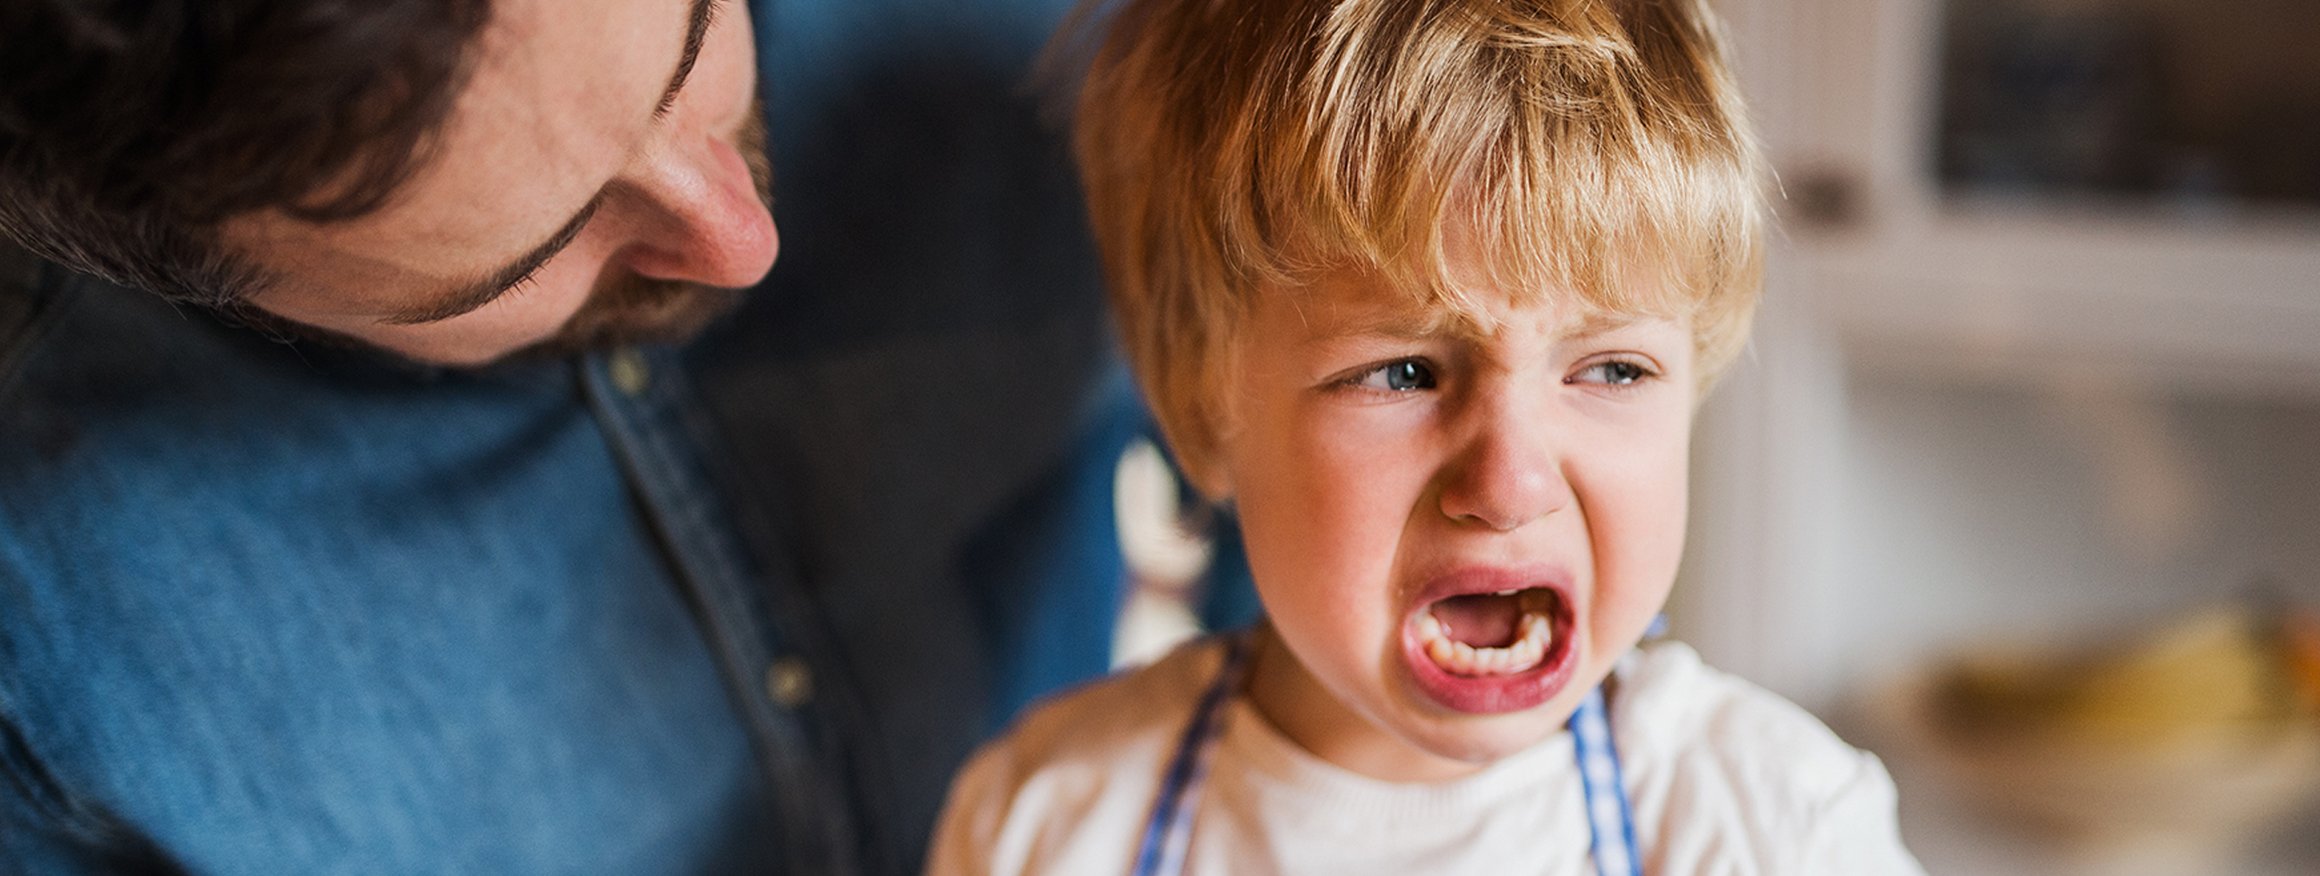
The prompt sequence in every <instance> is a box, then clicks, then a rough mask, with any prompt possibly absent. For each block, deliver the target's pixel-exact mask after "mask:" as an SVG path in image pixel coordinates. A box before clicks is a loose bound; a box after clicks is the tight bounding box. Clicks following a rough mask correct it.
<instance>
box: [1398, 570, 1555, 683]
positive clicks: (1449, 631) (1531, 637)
mask: <svg viewBox="0 0 2320 876" xmlns="http://www.w3.org/2000/svg"><path fill="white" fill-rule="evenodd" d="M1561 601H1562V599H1561V598H1560V597H1557V596H1556V595H1555V593H1554V591H1552V590H1547V589H1545V588H1540V587H1531V588H1527V589H1520V590H1505V591H1501V592H1497V593H1474V594H1468V595H1465V596H1452V597H1450V598H1448V599H1444V600H1441V601H1439V602H1436V603H1434V604H1433V605H1431V606H1428V607H1427V608H1426V610H1425V611H1422V612H1419V613H1418V642H1419V644H1420V645H1423V646H1424V647H1425V649H1426V656H1427V657H1428V658H1430V659H1432V660H1433V661H1434V665H1436V666H1440V667H1442V669H1443V670H1445V671H1447V672H1449V673H1450V674H1452V675H1461V676H1467V677H1481V676H1489V675H1514V674H1516V673H1520V672H1526V671H1529V670H1530V669H1533V668H1535V667H1537V666H1538V665H1539V663H1540V662H1542V661H1544V660H1545V659H1546V657H1547V649H1549V648H1551V647H1553V646H1554V644H1555V641H1556V637H1555V614H1554V610H1555V607H1556V603H1559V602H1561Z"/></svg>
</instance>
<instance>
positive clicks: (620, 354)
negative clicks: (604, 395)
mask: <svg viewBox="0 0 2320 876" xmlns="http://www.w3.org/2000/svg"><path fill="white" fill-rule="evenodd" d="M605 367H606V368H607V369H609V370H610V371H611V372H612V386H613V388H615V389H618V390H620V391H621V392H622V393H624V394H627V395H632V396H633V395H642V394H643V393H644V390H645V387H647V386H651V385H652V365H651V364H649V363H647V362H645V360H644V354H643V353H639V352H637V351H635V350H618V351H615V352H613V354H612V359H611V361H609V362H607V363H605Z"/></svg>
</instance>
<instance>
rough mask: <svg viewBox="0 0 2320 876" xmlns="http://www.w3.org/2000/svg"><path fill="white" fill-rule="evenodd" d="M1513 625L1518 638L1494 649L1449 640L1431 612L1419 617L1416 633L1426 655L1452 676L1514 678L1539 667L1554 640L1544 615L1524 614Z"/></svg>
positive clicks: (1551, 627) (1440, 623) (1447, 634)
mask: <svg viewBox="0 0 2320 876" xmlns="http://www.w3.org/2000/svg"><path fill="white" fill-rule="evenodd" d="M1516 623H1517V624H1518V628H1519V629H1520V630H1521V635H1519V636H1517V637H1515V640H1514V641H1513V642H1511V643H1509V644H1507V645H1505V646H1502V647H1497V648H1477V647H1474V646H1472V645H1469V644H1466V643H1465V642H1461V641H1458V640H1456V639H1453V638H1450V634H1449V631H1448V630H1446V629H1444V628H1443V626H1442V621H1441V620H1440V619H1439V618H1436V617H1434V613H1433V612H1431V611H1429V612H1426V613H1424V614H1422V615H1419V618H1418V630H1419V638H1420V641H1421V642H1422V643H1424V645H1425V648H1426V656H1427V657H1428V658H1431V659H1432V660H1433V661H1434V665H1436V666H1440V667H1442V668H1443V669H1444V670H1446V671H1448V672H1450V673H1451V674H1454V675H1467V676H1486V675H1513V674H1516V673H1519V672H1527V671H1529V670H1530V669H1532V668H1534V667H1536V666H1538V665H1539V662H1540V661H1542V660H1545V659H1546V655H1547V647H1548V646H1549V645H1552V644H1554V640H1555V634H1554V626H1553V624H1552V623H1551V622H1550V621H1549V620H1548V619H1547V616H1546V615H1543V614H1540V613H1538V612H1535V611H1525V612H1523V616H1522V618H1521V619H1520V620H1518V621H1517V622H1516Z"/></svg>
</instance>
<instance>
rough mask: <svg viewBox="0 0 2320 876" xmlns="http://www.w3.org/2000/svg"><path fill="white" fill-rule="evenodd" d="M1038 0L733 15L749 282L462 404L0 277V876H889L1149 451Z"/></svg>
mask: <svg viewBox="0 0 2320 876" xmlns="http://www.w3.org/2000/svg"><path fill="white" fill-rule="evenodd" d="M1065 5H1066V4H1064V3H1061V2H1038V3H1033V2H1008V3H995V4H984V5H977V6H975V7H973V8H971V9H970V8H968V7H966V6H961V5H959V4H950V3H937V2H917V3H906V2H852V0H821V2H794V3H793V2H782V0H771V2H765V3H760V4H756V6H757V9H756V11H757V15H758V24H759V27H760V44H761V54H762V57H763V67H764V70H765V72H766V75H767V83H766V94H767V97H768V102H769V104H770V106H771V109H772V112H771V117H772V119H773V122H772V124H773V129H774V142H775V143H776V154H775V166H776V169H777V170H776V173H777V185H778V189H777V198H778V200H777V203H778V204H779V205H780V208H781V209H779V210H777V212H776V216H777V219H778V220H779V222H780V224H781V227H782V231H783V233H784V255H783V257H782V262H781V264H780V265H778V266H777V267H776V269H775V272H774V275H773V277H772V278H770V279H769V281H768V283H767V284H766V286H765V287H764V288H762V289H760V290H757V291H756V292H755V293H753V297H752V298H751V303H750V304H749V305H747V306H746V307H745V308H744V310H743V311H742V312H741V313H739V314H737V315H736V316H735V317H734V318H732V319H731V320H729V321H727V322H726V323H724V324H722V325H721V326H720V327H719V328H718V329H716V330H715V331H714V332H713V333H712V334H711V335H710V336H708V337H705V338H703V339H702V340H701V341H699V342H696V343H694V344H692V345H689V346H688V347H686V348H683V349H624V350H613V351H605V352H603V353H601V354H594V355H590V356H586V357H578V358H574V359H570V360H565V361H555V362H535V363H527V364H515V365H505V366H498V367H493V368H489V369H483V370H479V371H452V370H438V369H425V368H418V367H413V366H409V365H406V364H402V363H397V362H393V361H390V360H387V359H385V358H383V357H378V356H375V355H372V354H368V353H363V352H358V351H346V350H335V349H329V348H324V347H317V346H315V345H312V344H285V343H281V342H278V341H276V340H273V339H269V338H267V337H265V336H263V335H261V334H259V333H257V332H253V331H250V330H247V329H245V328H241V327H238V326H235V325H232V324H229V323H228V322H225V321H222V320H220V319H218V318H216V317H214V316H212V315H210V314H207V313H203V312H199V311H193V310H181V309H176V308H172V307H171V306H169V305H167V304H165V303H163V302H161V301H160V300H158V299H156V298H154V297H152V296H150V295H147V294H144V293H140V292H136V291H133V290H126V289H120V288H116V287H113V286H110V285H108V284H106V283H103V282H101V281H98V280H96V279H94V278H90V277H85V276H80V275H75V274H72V273H69V272H67V271H65V270H63V269H61V268H57V267H55V266H52V265H42V264H39V263H37V262H33V261H30V260H27V259H22V258H17V257H9V256H5V255H0V261H5V262H7V265H6V269H5V270H4V271H0V873H8V874H16V873H24V874H41V876H45V874H54V873H113V872H131V873H137V872H157V873H176V872H189V873H495V874H498V873H696V872H755V873H767V872H772V873H806V874H819V873H851V872H869V873H908V872H916V870H917V867H918V858H919V855H920V854H921V851H922V849H923V844H924V842H925V832H926V830H927V829H928V828H929V826H930V825H931V823H932V820H933V817H934V812H935V809H936V807H937V806H939V803H940V800H941V795H942V792H943V788H944V786H945V784H946V783H947V781H948V779H949V775H950V772H951V771H952V770H953V769H954V768H955V767H956V765H957V764H958V762H959V761H960V760H961V759H962V758H963V757H964V756H965V754H966V753H967V752H968V751H969V750H970V749H971V748H972V746H973V745H974V744H975V743H976V742H978V741H979V740H980V739H981V738H982V737H983V736H984V735H985V734H986V733H987V732H989V730H990V729H992V728H993V727H995V726H997V725H998V724H999V723H1001V722H1003V721H1004V720H1005V718H1006V717H1007V716H1008V715H1010V714H1012V713H1013V711H1014V710H1015V709H1017V708H1019V707H1020V706H1021V705H1022V704H1023V703H1025V702H1026V701H1028V700H1029V699H1031V698H1033V697H1035V696H1038V695H1040V694H1042V693H1044V692H1046V691H1049V690H1052V689H1053V688H1055V687H1057V686H1060V685H1064V684H1069V683H1073V682H1076V681H1079V680H1083V679H1086V678H1089V677H1092V676H1094V675H1096V674H1100V673H1101V672H1102V671H1103V669H1104V665H1105V663H1104V661H1105V657H1106V654H1105V649H1106V647H1107V646H1108V641H1109V631H1110V622H1111V619H1112V617H1113V614H1115V613H1116V609H1117V606H1118V602H1119V598H1120V591H1119V579H1120V570H1119V563H1118V554H1117V550H1116V546H1115V545H1113V544H1112V543H1111V541H1110V539H1111V517H1110V514H1111V507H1110V496H1109V491H1108V485H1109V478H1110V475H1111V465H1112V462H1113V460H1116V458H1117V456H1118V450H1119V446H1120V445H1121V444H1122V443H1124V442H1125V441H1126V440H1127V436H1128V434H1129V433H1130V432H1131V431H1132V425H1131V424H1132V423H1133V422H1134V421H1136V419H1137V418H1139V417H1140V416H1141V413H1140V411H1139V409H1138V408H1137V406H1136V404H1135V402H1134V400H1133V398H1132V394H1131V393H1130V391H1129V389H1128V386H1127V382H1126V381H1125V379H1124V377H1123V376H1122V375H1121V373H1120V371H1119V369H1118V366H1117V364H1116V361H1115V358H1114V356H1113V355H1112V352H1111V349H1110V347H1109V344H1108V342H1107V340H1106V339H1107V337H1108V335H1107V333H1106V330H1105V325H1104V321H1103V315H1102V310H1101V304H1100V296H1099V295H1098V294H1097V286H1096V282H1095V276H1094V275H1095V271H1094V268H1093V260H1092V257H1091V255H1090V252H1089V248H1088V245H1087V242H1086V240H1085V233H1084V231H1083V230H1082V226H1081V224H1080V221H1079V219H1078V213H1077V209H1078V208H1077V201H1076V196H1075V194H1074V193H1073V191H1072V188H1071V184H1070V172H1069V167H1068V163H1067V162H1065V161H1064V159H1063V152H1062V149H1061V146H1060V145H1059V141H1058V139H1057V138H1058V132H1057V131H1056V130H1055V129H1054V127H1053V126H1052V125H1049V124H1044V123H1042V122H1041V120H1040V118H1039V115H1038V113H1037V111H1036V109H1035V98H1034V97H1032V96H1031V95H1030V94H1029V93H1027V92H1026V91H1025V90H1024V88H1023V83H1024V82H1025V71H1026V70H1027V69H1028V67H1029V62H1030V59H1031V57H1032V54H1033V52H1035V51H1036V49H1037V46H1038V45H1039V42H1040V40H1041V39H1043V38H1044V36H1045V32H1046V30H1047V28H1048V27H1050V26H1052V24H1053V22H1054V21H1055V20H1056V19H1057V18H1058V17H1060V14H1061V12H1062V10H1063V8H1064V6H1065Z"/></svg>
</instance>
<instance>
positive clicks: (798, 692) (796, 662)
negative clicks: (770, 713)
mask: <svg viewBox="0 0 2320 876" xmlns="http://www.w3.org/2000/svg"><path fill="white" fill-rule="evenodd" d="M765 695H766V696H769V697H772V698H773V701H774V703H775V704H776V705H779V706H781V707H782V708H784V709H795V708H797V707H799V706H803V705H805V704H806V703H807V702H808V701H810V700H812V699H813V698H814V671H813V670H812V669H810V668H808V667H807V666H806V662H805V661H804V660H800V659H798V658H796V657H783V658H781V659H779V660H775V661H773V665H772V666H768V667H766V668H765Z"/></svg>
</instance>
